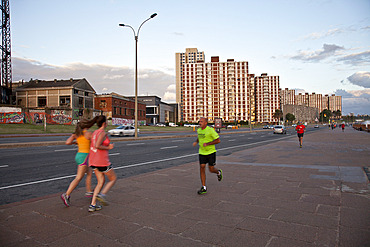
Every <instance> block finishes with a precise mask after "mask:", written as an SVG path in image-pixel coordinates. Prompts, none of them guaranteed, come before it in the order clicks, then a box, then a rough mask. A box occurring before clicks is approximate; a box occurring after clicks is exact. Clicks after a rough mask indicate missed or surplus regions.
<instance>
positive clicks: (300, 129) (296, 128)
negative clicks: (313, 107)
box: [295, 122, 306, 148]
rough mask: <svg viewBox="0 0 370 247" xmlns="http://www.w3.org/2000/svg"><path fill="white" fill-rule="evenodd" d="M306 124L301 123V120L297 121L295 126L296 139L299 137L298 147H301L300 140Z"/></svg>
mask: <svg viewBox="0 0 370 247" xmlns="http://www.w3.org/2000/svg"><path fill="white" fill-rule="evenodd" d="M305 128H306V126H304V125H303V124H302V122H298V125H297V127H295V130H296V131H297V135H298V139H299V147H300V148H302V140H303V134H304V130H305Z"/></svg>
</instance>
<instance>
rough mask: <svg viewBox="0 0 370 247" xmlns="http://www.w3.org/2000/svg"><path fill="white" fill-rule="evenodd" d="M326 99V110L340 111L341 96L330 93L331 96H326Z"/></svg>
mask: <svg viewBox="0 0 370 247" xmlns="http://www.w3.org/2000/svg"><path fill="white" fill-rule="evenodd" d="M327 100H328V108H327V109H328V110H329V111H332V112H333V111H338V110H339V111H341V112H342V96H335V94H332V95H331V96H327Z"/></svg>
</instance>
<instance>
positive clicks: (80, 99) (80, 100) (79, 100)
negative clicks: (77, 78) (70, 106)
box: [78, 97, 84, 108]
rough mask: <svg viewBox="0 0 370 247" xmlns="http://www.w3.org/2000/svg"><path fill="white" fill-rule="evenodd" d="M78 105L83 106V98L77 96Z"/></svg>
mask: <svg viewBox="0 0 370 247" xmlns="http://www.w3.org/2000/svg"><path fill="white" fill-rule="evenodd" d="M78 107H80V108H83V107H84V98H82V97H78Z"/></svg>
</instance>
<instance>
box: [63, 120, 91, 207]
mask: <svg viewBox="0 0 370 247" xmlns="http://www.w3.org/2000/svg"><path fill="white" fill-rule="evenodd" d="M95 121H96V119H92V120H87V119H82V120H81V121H80V122H79V123H77V125H76V130H75V132H74V133H73V134H72V135H71V136H70V137H69V138H68V139H67V141H66V144H67V145H72V144H77V145H78V151H77V154H76V157H75V160H76V163H77V175H76V178H75V179H74V180H73V181H72V182H71V183H70V185H69V187H68V189H67V192H66V193H63V194H62V195H61V198H62V200H63V202H64V204H65V205H66V206H67V207H69V206H70V197H71V193H72V191H73V190H74V189H75V188H76V187H77V185H78V184H79V183H80V182H81V180H82V179H83V177H84V176H85V174H86V193H85V196H86V197H92V195H93V192H92V189H91V177H92V171H91V169H90V168H89V166H88V159H89V152H90V139H91V132H89V131H88V129H89V128H90V127H91V126H93V125H94V123H95Z"/></svg>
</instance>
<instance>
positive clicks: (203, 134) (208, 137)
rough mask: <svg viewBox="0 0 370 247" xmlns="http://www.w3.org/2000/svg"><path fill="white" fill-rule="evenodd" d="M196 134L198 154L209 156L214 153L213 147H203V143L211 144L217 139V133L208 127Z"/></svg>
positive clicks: (214, 148)
mask: <svg viewBox="0 0 370 247" xmlns="http://www.w3.org/2000/svg"><path fill="white" fill-rule="evenodd" d="M197 132H198V141H199V154H202V155H209V154H212V153H214V152H216V147H215V145H209V146H207V147H203V143H207V142H212V141H214V140H216V139H217V138H219V137H220V136H219V135H218V134H217V132H216V131H215V130H214V129H213V128H211V127H209V126H207V127H206V128H205V129H202V128H199V129H198V131H197Z"/></svg>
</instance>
